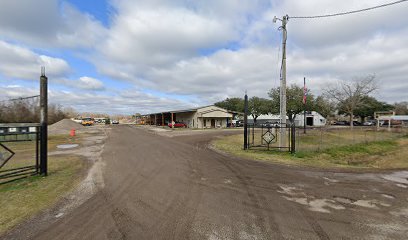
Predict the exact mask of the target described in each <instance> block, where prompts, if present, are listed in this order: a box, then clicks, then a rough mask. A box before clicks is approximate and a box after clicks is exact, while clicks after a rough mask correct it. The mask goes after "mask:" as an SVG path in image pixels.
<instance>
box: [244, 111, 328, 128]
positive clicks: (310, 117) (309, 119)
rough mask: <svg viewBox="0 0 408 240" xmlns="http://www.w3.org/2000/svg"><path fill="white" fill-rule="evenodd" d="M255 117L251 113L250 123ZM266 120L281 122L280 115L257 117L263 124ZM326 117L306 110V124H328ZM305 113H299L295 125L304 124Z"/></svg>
mask: <svg viewBox="0 0 408 240" xmlns="http://www.w3.org/2000/svg"><path fill="white" fill-rule="evenodd" d="M286 121H287V122H288V121H289V118H288V117H286ZM253 122H254V119H253V117H252V116H251V115H248V123H253ZM265 122H272V123H279V122H280V115H274V114H267V115H260V116H259V117H258V118H257V119H256V123H257V124H263V123H265ZM326 122H327V120H326V118H325V117H323V116H322V115H321V114H320V113H318V112H315V111H310V112H306V125H307V126H310V127H320V126H324V125H326ZM303 123H304V114H303V112H301V113H299V114H297V115H296V117H295V126H303V125H304V124H303Z"/></svg>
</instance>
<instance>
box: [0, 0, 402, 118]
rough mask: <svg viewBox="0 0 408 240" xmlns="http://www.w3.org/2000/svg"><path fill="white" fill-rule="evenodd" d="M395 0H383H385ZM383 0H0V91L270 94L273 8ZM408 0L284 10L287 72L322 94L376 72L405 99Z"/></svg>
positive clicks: (142, 107) (134, 101) (274, 59)
mask: <svg viewBox="0 0 408 240" xmlns="http://www.w3.org/2000/svg"><path fill="white" fill-rule="evenodd" d="M389 1H392V0H389ZM389 1H387V0H360V1H355V0H343V1H336V0H305V1H295V0H286V1H275V0H272V1H271V0H269V1H268V0H265V1H264V0H221V1H220V0H206V1H198V0H196V1H193V0H167V1H166V0H100V1H93V0H35V1H33V0H18V1H16V0H1V1H0V100H1V99H8V98H14V97H24V96H31V95H37V94H38V92H39V90H38V88H39V80H38V79H39V72H40V66H45V67H46V73H47V76H48V78H49V83H50V86H49V91H50V92H49V97H50V102H53V103H57V104H61V105H63V106H67V107H73V108H75V109H76V110H77V111H79V112H82V111H87V112H89V111H93V112H105V113H111V114H117V113H124V114H130V113H135V112H140V113H149V112H157V111H162V110H172V109H183V108H189V107H195V106H200V105H208V104H212V103H214V102H215V101H219V100H222V99H224V98H226V97H242V96H243V95H244V92H245V90H247V91H248V94H249V96H254V95H257V96H261V97H267V91H268V90H269V89H270V88H272V87H276V86H278V85H279V68H280V58H281V55H282V49H281V47H280V44H281V34H282V33H281V32H280V31H278V27H279V22H278V23H276V24H274V23H273V21H272V19H273V17H274V16H278V17H280V18H281V17H282V16H283V15H286V14H288V15H289V17H291V16H292V17H294V16H309V15H321V14H328V13H337V12H342V11H348V10H355V9H360V8H366V7H371V6H374V5H379V4H383V3H388V2H389ZM407 12H408V2H403V3H401V4H398V5H394V6H390V7H386V8H381V9H377V10H373V11H369V12H364V13H359V14H354V15H347V16H341V17H333V18H322V19H290V20H289V23H288V26H287V29H288V46H287V71H288V78H287V81H288V83H289V84H292V83H296V84H302V82H303V77H304V76H305V77H306V78H307V85H308V88H309V89H311V91H312V92H313V93H315V94H319V93H320V92H321V90H322V88H323V87H324V86H326V85H327V84H330V83H332V82H336V81H338V80H350V79H352V78H353V77H359V76H365V75H368V74H375V75H376V79H377V81H378V82H379V86H380V89H379V90H378V91H377V92H376V96H377V98H378V99H380V100H383V101H387V102H390V103H393V102H396V101H407V100H408V18H407V17H406V14H407Z"/></svg>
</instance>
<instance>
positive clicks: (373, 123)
mask: <svg viewBox="0 0 408 240" xmlns="http://www.w3.org/2000/svg"><path fill="white" fill-rule="evenodd" d="M376 124H377V121H376V120H368V121H366V122H364V123H363V126H375V125H376Z"/></svg>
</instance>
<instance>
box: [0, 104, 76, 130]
mask: <svg viewBox="0 0 408 240" xmlns="http://www.w3.org/2000/svg"><path fill="white" fill-rule="evenodd" d="M73 114H75V113H74V110H72V109H71V108H63V107H62V106H60V105H56V104H49V105H48V123H49V124H53V123H56V122H58V121H60V120H62V119H64V118H68V117H71V116H72V115H73ZM38 122H40V106H39V103H38V100H36V99H25V100H15V101H4V102H0V123H38Z"/></svg>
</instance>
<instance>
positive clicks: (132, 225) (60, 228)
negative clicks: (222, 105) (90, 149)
mask: <svg viewBox="0 0 408 240" xmlns="http://www.w3.org/2000/svg"><path fill="white" fill-rule="evenodd" d="M191 133H192V134H181V135H179V136H176V135H177V134H176V135H175V136H172V135H171V134H169V133H166V135H163V134H158V133H152V132H150V131H147V130H146V129H138V128H136V127H132V126H115V127H113V128H112V131H111V133H110V136H109V137H108V139H107V141H106V143H105V149H104V152H103V153H102V159H103V161H104V163H105V164H106V166H105V171H104V174H103V178H104V185H105V186H104V188H102V189H101V190H99V191H98V192H97V193H96V194H95V195H94V196H93V197H91V198H90V199H89V200H87V201H86V202H85V203H84V204H82V205H81V206H79V207H78V208H76V209H75V210H73V211H72V212H70V213H69V214H67V215H65V216H63V217H61V218H60V219H59V220H58V221H56V222H55V223H54V224H52V225H50V226H47V227H46V228H45V230H42V231H41V232H38V233H35V234H34V235H33V236H30V239H211V240H212V239H406V236H408V180H407V177H408V172H406V171H401V172H396V173H364V174H355V173H339V172H327V171H319V170H312V169H304V168H297V167H286V166H281V165H273V164H267V163H262V162H256V161H250V160H244V159H237V158H234V157H230V156H227V155H223V154H220V153H217V152H215V151H213V150H211V149H210V148H208V142H209V141H210V139H212V138H214V137H216V136H217V135H219V133H218V132H214V131H208V132H201V133H198V132H195V131H191ZM235 133H236V132H235ZM222 134H228V132H222ZM21 236H22V235H21V234H18V231H16V233H15V234H14V236H13V238H15V239H19V238H22V237H21Z"/></svg>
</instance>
